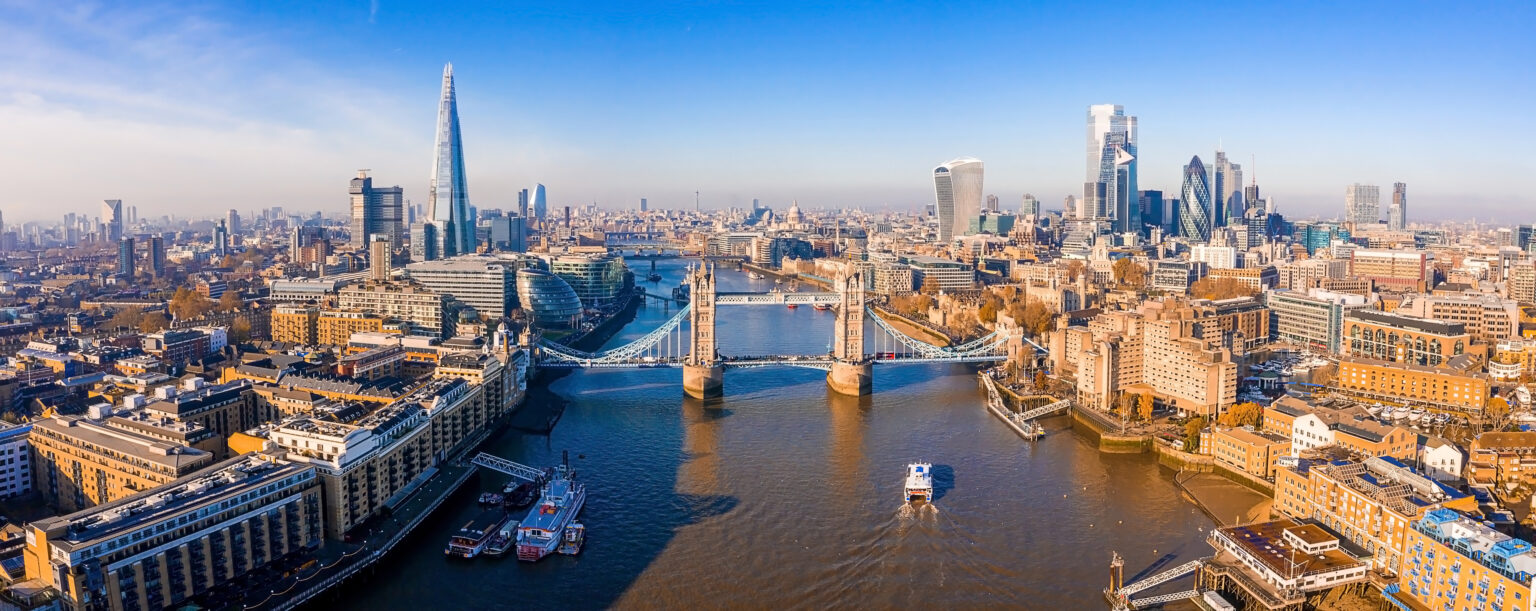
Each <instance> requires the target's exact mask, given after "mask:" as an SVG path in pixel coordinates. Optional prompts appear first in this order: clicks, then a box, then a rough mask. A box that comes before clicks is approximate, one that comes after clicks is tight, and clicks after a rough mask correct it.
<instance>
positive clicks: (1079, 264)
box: [1067, 259, 1087, 282]
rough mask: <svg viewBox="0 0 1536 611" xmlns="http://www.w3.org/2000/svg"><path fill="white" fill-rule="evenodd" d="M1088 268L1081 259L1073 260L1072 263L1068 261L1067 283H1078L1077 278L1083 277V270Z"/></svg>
mask: <svg viewBox="0 0 1536 611" xmlns="http://www.w3.org/2000/svg"><path fill="white" fill-rule="evenodd" d="M1086 267H1087V265H1085V264H1084V263H1083V261H1082V260H1081V259H1073V260H1071V261H1068V262H1067V281H1068V282H1076V281H1077V277H1078V276H1081V275H1083V270H1084V269H1085V268H1086Z"/></svg>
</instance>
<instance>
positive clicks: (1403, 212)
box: [1387, 182, 1408, 231]
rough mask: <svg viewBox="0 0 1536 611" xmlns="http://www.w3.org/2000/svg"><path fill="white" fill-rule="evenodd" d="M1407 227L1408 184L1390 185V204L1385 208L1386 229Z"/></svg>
mask: <svg viewBox="0 0 1536 611" xmlns="http://www.w3.org/2000/svg"><path fill="white" fill-rule="evenodd" d="M1407 227H1408V183H1406V182H1394V183H1392V203H1391V204H1389V205H1388V206H1387V229H1395V230H1398V231H1402V230H1403V229H1406V228H1407Z"/></svg>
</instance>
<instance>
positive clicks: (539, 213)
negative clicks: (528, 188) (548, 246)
mask: <svg viewBox="0 0 1536 611" xmlns="http://www.w3.org/2000/svg"><path fill="white" fill-rule="evenodd" d="M548 213H549V202H548V201H545V195H544V185H543V183H540V184H536V185H534V186H533V218H536V219H539V221H540V222H543V221H544V217H545V215H546V214H548Z"/></svg>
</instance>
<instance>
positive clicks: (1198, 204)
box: [1179, 155, 1211, 242]
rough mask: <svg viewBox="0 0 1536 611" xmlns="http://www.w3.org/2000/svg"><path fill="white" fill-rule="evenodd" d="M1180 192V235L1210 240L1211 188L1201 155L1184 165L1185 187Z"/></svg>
mask: <svg viewBox="0 0 1536 611" xmlns="http://www.w3.org/2000/svg"><path fill="white" fill-rule="evenodd" d="M1179 194H1180V197H1179V235H1180V236H1182V237H1184V238H1186V239H1189V240H1196V241H1200V242H1204V241H1207V240H1210V239H1211V189H1210V185H1209V184H1208V183H1207V182H1206V174H1205V164H1203V163H1200V156H1199V155H1195V156H1194V158H1193V159H1190V160H1189V165H1187V166H1184V187H1183V189H1181V190H1180V191H1179Z"/></svg>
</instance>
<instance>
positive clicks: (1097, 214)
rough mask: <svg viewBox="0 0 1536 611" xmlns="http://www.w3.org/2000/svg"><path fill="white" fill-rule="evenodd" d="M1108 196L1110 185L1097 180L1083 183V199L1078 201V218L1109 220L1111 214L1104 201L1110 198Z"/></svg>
mask: <svg viewBox="0 0 1536 611" xmlns="http://www.w3.org/2000/svg"><path fill="white" fill-rule="evenodd" d="M1108 194H1109V185H1107V184H1104V183H1102V182H1099V181H1096V180H1095V181H1092V182H1085V183H1083V198H1082V199H1080V200H1077V201H1078V204H1077V218H1080V219H1103V218H1109V212H1108V210H1107V209H1106V208H1105V205H1104V200H1105V199H1106V198H1107V197H1108Z"/></svg>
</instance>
